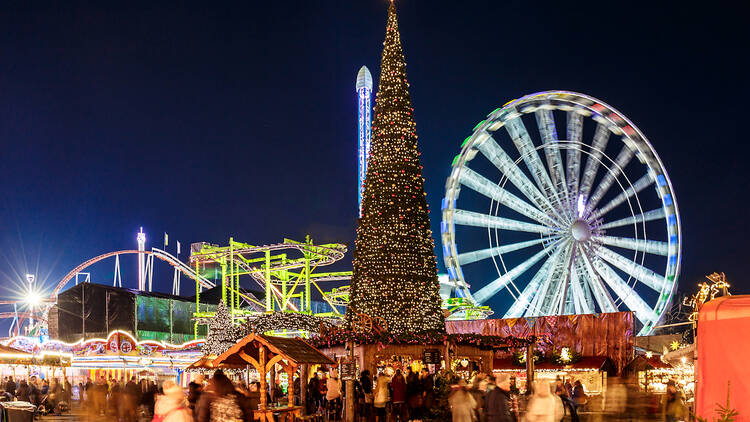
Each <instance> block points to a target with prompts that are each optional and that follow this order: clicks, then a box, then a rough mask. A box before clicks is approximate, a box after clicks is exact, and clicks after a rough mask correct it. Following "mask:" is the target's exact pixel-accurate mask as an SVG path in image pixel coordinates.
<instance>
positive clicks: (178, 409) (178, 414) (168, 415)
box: [153, 381, 193, 422]
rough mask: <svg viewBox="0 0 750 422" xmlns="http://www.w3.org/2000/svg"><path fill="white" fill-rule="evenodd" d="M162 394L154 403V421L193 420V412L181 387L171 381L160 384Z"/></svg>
mask: <svg viewBox="0 0 750 422" xmlns="http://www.w3.org/2000/svg"><path fill="white" fill-rule="evenodd" d="M162 391H163V394H161V395H159V397H158V398H157V399H156V404H155V405H154V419H153V421H154V422H193V414H192V412H191V411H190V408H189V407H188V403H187V397H185V393H184V392H183V391H182V388H181V387H180V386H179V385H177V384H175V383H174V382H172V381H165V382H164V384H163V385H162Z"/></svg>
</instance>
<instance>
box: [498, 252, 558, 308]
mask: <svg viewBox="0 0 750 422" xmlns="http://www.w3.org/2000/svg"><path fill="white" fill-rule="evenodd" d="M560 251H562V249H561V248H560V247H559V246H558V247H555V249H554V251H553V252H552V254H551V255H550V256H549V258H547V259H546V260H545V261H544V264H542V267H541V268H539V271H537V272H536V274H534V277H532V279H531V281H529V284H527V285H526V288H525V289H523V292H521V295H520V296H518V298H517V299H516V301H515V302H513V306H511V308H510V309H509V310H508V312H506V313H505V316H504V317H503V318H519V317H521V316H523V313H524V311H528V310H529V309H530V308H529V306H530V305H531V304H532V300H533V299H535V295H536V293H538V292H539V286H540V285H541V284H542V282H543V281H546V280H547V276H548V275H549V270H550V267H551V265H552V263H553V262H554V261H555V260H556V259H557V257H558V256H559V255H560ZM537 296H538V295H537Z"/></svg>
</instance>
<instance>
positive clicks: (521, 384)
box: [492, 356, 615, 395]
mask: <svg viewBox="0 0 750 422" xmlns="http://www.w3.org/2000/svg"><path fill="white" fill-rule="evenodd" d="M492 370H493V372H495V373H499V372H505V373H508V374H510V375H511V377H513V378H514V379H515V382H516V387H517V388H518V389H519V390H520V391H522V392H525V391H526V377H527V374H526V367H525V366H519V365H518V364H517V363H515V362H514V360H513V358H510V357H509V358H495V359H494V362H493V369H492ZM534 372H535V375H534V378H535V379H540V380H546V381H549V382H550V383H554V382H555V381H556V380H558V379H560V380H562V381H563V382H566V381H570V382H573V381H575V380H578V381H581V384H583V387H584V390H585V391H586V394H587V395H599V394H602V392H604V390H605V389H606V385H607V376H608V375H613V374H614V373H615V367H614V364H613V363H612V361H611V360H610V359H609V358H607V357H606V356H583V357H581V358H580V360H578V361H577V362H571V363H569V364H566V365H556V364H554V363H552V362H549V361H545V362H540V363H536V364H535V365H534Z"/></svg>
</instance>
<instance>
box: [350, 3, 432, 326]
mask: <svg viewBox="0 0 750 422" xmlns="http://www.w3.org/2000/svg"><path fill="white" fill-rule="evenodd" d="M413 112H414V109H413V108H412V106H411V97H410V95H409V83H408V82H407V79H406V63H405V61H404V54H403V50H402V47H401V39H400V35H399V31H398V20H397V17H396V7H395V5H394V4H393V3H391V5H390V8H389V9H388V23H387V26H386V36H385V42H384V43H383V55H382V59H381V66H380V83H379V85H378V92H377V95H376V97H375V109H374V113H373V114H374V116H373V117H374V119H373V122H372V145H371V150H370V157H369V160H368V165H367V175H366V178H365V186H364V195H363V199H362V217H361V218H360V220H359V225H358V227H357V241H356V249H355V252H354V261H353V266H354V275H353V278H352V285H351V296H350V302H349V310H350V311H348V318H349V320H350V321H351V318H352V315H353V314H352V311H351V310H355V311H356V312H358V313H364V314H367V315H370V316H372V317H381V318H383V319H384V320H385V321H386V323H387V327H388V331H389V332H391V333H394V334H401V333H415V332H423V331H431V330H437V331H445V317H444V316H443V313H442V310H441V300H440V294H439V283H438V278H437V262H436V258H435V253H434V251H433V250H434V247H435V242H434V240H433V237H432V231H431V230H430V218H429V207H428V205H427V198H426V193H425V189H424V178H423V177H422V166H421V165H420V159H419V156H420V153H419V150H418V148H417V133H416V125H415V122H414V115H413Z"/></svg>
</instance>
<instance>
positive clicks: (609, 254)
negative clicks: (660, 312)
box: [597, 246, 664, 292]
mask: <svg viewBox="0 0 750 422" xmlns="http://www.w3.org/2000/svg"><path fill="white" fill-rule="evenodd" d="M597 252H598V255H599V256H600V257H601V258H603V259H604V260H606V261H607V262H609V263H610V264H612V265H614V266H615V267H617V268H619V269H620V270H622V271H623V272H625V273H626V274H628V275H630V276H632V277H635V278H636V279H637V280H639V281H641V282H642V283H643V284H645V285H647V286H648V287H650V288H652V289H654V290H655V291H657V292H661V289H662V288H663V287H664V277H662V276H660V275H659V274H656V273H655V272H653V271H651V270H649V269H648V268H646V267H644V266H643V265H641V264H638V263H637V262H633V261H631V260H630V259H628V258H625V257H624V256H622V255H620V254H618V253H617V252H614V251H612V250H611V249H608V248H605V247H604V246H599V247H598V248H597Z"/></svg>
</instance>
